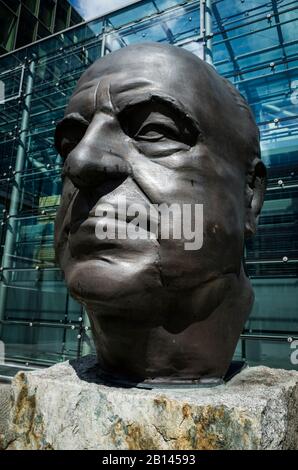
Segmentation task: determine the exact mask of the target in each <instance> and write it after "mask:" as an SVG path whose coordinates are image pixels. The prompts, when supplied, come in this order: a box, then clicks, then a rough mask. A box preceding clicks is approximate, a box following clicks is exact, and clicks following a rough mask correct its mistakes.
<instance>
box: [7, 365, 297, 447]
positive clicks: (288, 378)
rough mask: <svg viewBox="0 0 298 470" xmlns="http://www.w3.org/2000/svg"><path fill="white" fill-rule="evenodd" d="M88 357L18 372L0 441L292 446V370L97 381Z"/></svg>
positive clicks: (25, 444) (294, 379)
mask: <svg viewBox="0 0 298 470" xmlns="http://www.w3.org/2000/svg"><path fill="white" fill-rule="evenodd" d="M94 365H95V360H94V358H93V357H91V356H87V357H85V358H83V359H80V360H79V361H74V362H72V363H71V364H70V363H69V362H64V363H61V364H57V365H55V366H53V367H50V368H49V369H44V370H38V371H33V372H19V373H18V374H17V375H16V376H15V378H14V380H13V384H12V387H11V394H12V395H11V402H10V403H11V406H10V412H9V413H10V415H9V419H7V413H6V418H5V419H6V430H5V432H3V429H1V431H2V434H0V440H1V444H0V445H2V448H5V449H105V450H110V449H122V450H123V449H145V450H151V449H152V450H157V449H170V450H173V449H177V450H184V449H191V450H193V449H297V448H298V372H296V371H286V370H278V369H270V368H267V367H252V368H247V369H245V370H243V371H242V372H241V373H240V374H238V375H237V376H236V377H234V378H233V379H232V380H231V381H230V382H228V383H227V384H225V385H220V386H218V387H213V388H196V389H195V388H188V389H154V390H142V389H137V388H116V387H112V386H107V385H104V384H101V383H98V382H99V380H98V377H97V375H96V372H95V368H94ZM6 392H7V390H6ZM0 394H1V388H0ZM6 402H7V401H6ZM2 427H3V426H2Z"/></svg>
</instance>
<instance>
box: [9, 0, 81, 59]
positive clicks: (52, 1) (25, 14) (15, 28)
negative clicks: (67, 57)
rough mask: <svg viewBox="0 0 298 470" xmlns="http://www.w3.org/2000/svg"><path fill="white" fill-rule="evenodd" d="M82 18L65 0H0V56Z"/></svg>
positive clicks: (75, 22) (76, 22) (73, 23)
mask: <svg viewBox="0 0 298 470" xmlns="http://www.w3.org/2000/svg"><path fill="white" fill-rule="evenodd" d="M82 21H83V18H82V17H81V16H80V15H79V13H78V12H77V11H76V10H75V9H74V8H73V7H72V6H71V5H70V3H69V2H68V0H42V1H41V0H0V56H1V55H2V54H5V53H6V52H10V51H13V50H15V49H18V48H19V47H22V46H26V45H27V44H30V43H32V42H34V41H37V40H39V39H42V38H45V37H47V36H50V35H51V34H53V33H56V32H58V31H61V30H62V29H65V28H68V27H70V26H73V25H75V24H78V23H81V22H82Z"/></svg>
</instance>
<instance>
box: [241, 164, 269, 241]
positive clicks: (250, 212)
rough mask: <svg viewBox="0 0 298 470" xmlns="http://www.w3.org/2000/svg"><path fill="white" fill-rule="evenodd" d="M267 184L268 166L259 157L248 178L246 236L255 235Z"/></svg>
mask: <svg viewBox="0 0 298 470" xmlns="http://www.w3.org/2000/svg"><path fill="white" fill-rule="evenodd" d="M266 186H267V171H266V167H265V165H264V163H263V162H262V161H261V160H260V158H258V157H257V158H255V159H254V160H253V161H252V163H251V166H250V169H249V171H248V174H247V179H246V218H245V236H246V237H249V236H251V235H254V233H255V232H256V229H257V224H258V218H259V214H260V212H261V209H262V205H263V202H264V196H265V191H266Z"/></svg>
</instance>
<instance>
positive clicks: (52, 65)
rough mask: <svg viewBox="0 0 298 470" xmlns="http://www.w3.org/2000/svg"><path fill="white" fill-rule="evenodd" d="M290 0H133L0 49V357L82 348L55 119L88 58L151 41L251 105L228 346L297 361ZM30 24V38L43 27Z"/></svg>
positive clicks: (86, 347)
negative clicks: (255, 157)
mask: <svg viewBox="0 0 298 470" xmlns="http://www.w3.org/2000/svg"><path fill="white" fill-rule="evenodd" d="M4 3H5V2H3V1H0V5H1V4H4ZM16 3H19V2H9V4H10V5H12V4H16ZM24 3H28V4H33V3H34V2H24ZM39 3H40V4H46V3H49V2H39ZM55 3H57V5H58V3H59V2H55ZM297 10H298V5H297V3H296V2H294V1H291V0H283V1H281V2H278V1H276V0H272V1H271V2H267V1H265V0H263V1H260V0H252V1H250V2H244V1H243V0H232V1H231V0H213V1H212V2H211V1H206V2H202V1H201V2H200V1H197V0H196V1H193V0H190V1H183V0H155V1H153V0H142V1H139V2H136V3H135V4H134V5H131V6H129V7H127V8H124V9H122V10H118V11H114V12H112V13H110V14H107V15H106V16H104V17H101V18H98V19H95V20H93V21H91V22H87V23H84V24H83V25H79V26H75V27H72V28H70V29H68V30H64V31H63V32H60V33H56V34H54V35H52V36H51V37H49V38H45V39H41V40H39V41H37V42H35V43H34V44H32V45H30V46H29V47H26V46H25V47H23V48H20V49H18V50H16V51H13V52H11V53H7V54H4V55H3V56H2V57H1V58H0V124H1V127H0V210H1V213H0V217H1V221H0V224H1V226H0V235H1V260H2V261H1V286H0V289H1V290H0V294H1V297H0V322H1V324H0V328H1V334H0V339H1V340H2V341H3V343H4V347H5V358H6V361H7V363H8V364H22V366H23V365H24V364H26V363H29V365H38V364H39V365H47V364H50V363H53V362H57V361H60V360H65V359H67V358H72V357H76V356H78V355H80V354H82V353H86V352H88V351H90V349H92V344H91V341H90V330H89V328H88V323H87V320H86V316H85V313H84V311H82V309H81V307H80V306H79V305H78V304H77V303H76V302H75V301H73V300H72V299H71V298H70V297H69V295H68V293H67V290H66V288H65V285H64V283H63V279H62V277H61V273H60V271H59V269H58V268H57V266H56V264H55V259H54V250H53V227H54V217H55V212H56V208H57V205H58V204H59V198H60V196H59V194H60V192H61V181H60V171H61V160H60V157H59V156H58V155H57V152H56V151H55V149H54V146H53V134H54V128H55V123H56V122H57V121H58V120H59V119H61V117H62V115H63V110H64V108H65V104H66V102H67V101H68V99H69V97H70V95H71V93H72V91H73V87H74V85H75V83H76V81H77V79H78V77H79V76H80V75H81V74H82V72H83V71H84V70H85V69H86V68H87V67H88V66H89V65H90V64H91V63H92V62H93V61H94V60H95V59H97V58H98V57H100V56H102V55H104V54H108V53H109V52H111V51H113V50H115V49H118V48H120V47H124V46H126V45H128V44H131V43H136V42H143V41H160V42H167V43H171V44H175V45H177V46H179V47H185V48H188V49H189V50H191V51H193V52H194V53H195V54H198V55H199V56H200V57H202V58H204V59H205V60H207V61H208V62H210V63H213V65H214V67H215V68H216V69H217V71H218V72H219V73H220V74H222V75H224V76H225V77H227V78H228V79H229V80H230V81H231V82H232V83H234V84H235V85H236V86H237V88H238V89H239V91H240V92H241V93H242V94H243V95H244V96H245V97H246V99H247V100H248V102H249V103H250V105H251V107H252V110H253V112H254V115H255V117H256V120H257V122H258V125H259V128H260V132H261V144H262V158H263V159H264V162H265V164H266V165H267V167H268V172H269V186H268V191H267V195H266V202H265V206H264V209H263V212H262V216H261V218H260V224H259V231H258V235H257V236H256V237H255V238H254V239H253V240H252V241H250V242H248V243H247V247H246V254H245V256H246V269H247V271H248V273H249V275H250V277H251V279H252V283H253V286H254V290H255V293H256V301H255V306H254V310H253V312H252V314H251V315H250V318H249V320H248V322H247V324H246V327H245V330H244V332H243V335H242V337H241V339H240V341H239V346H238V348H237V353H236V356H237V357H238V358H239V357H245V358H247V360H248V362H249V363H251V364H256V363H265V364H268V365H271V366H276V367H279V366H281V367H286V368H295V367H297V364H295V361H296V358H297V356H298V354H295V350H296V344H297V351H298V342H297V343H295V340H296V339H298V318H297V304H298V302H297V263H298V240H297V229H298V221H297V213H298V184H297V183H298V175H297V172H298V136H297V134H298V126H297V114H298V113H297V110H298V109H297V107H298V72H297V61H298V54H297V43H298V37H297V30H298V24H297V23H298V20H297ZM65 26H69V23H67V24H65ZM36 28H37V33H36V35H35V36H32V39H39V38H40V37H42V36H41V33H38V31H39V29H40V30H41V31H42V28H41V27H40V24H39V23H38V24H37V26H36ZM59 29H60V28H59ZM52 31H55V30H53V29H52V30H51V32H52ZM1 34H3V32H1ZM16 37H17V36H16ZM1 39H2V44H4V47H5V48H6V49H7V50H8V49H9V48H10V47H14V46H17V47H18V46H21V45H22V44H20V43H18V42H14V43H13V42H9V41H10V37H9V32H8V31H7V32H6V33H5V34H4V36H3V38H1ZM5 41H6V42H5ZM28 42H30V41H28ZM5 44H6V45H5ZM9 44H10V45H9ZM11 44H14V46H11ZM2 52H3V50H2ZM0 359H1V358H0ZM296 362H297V361H296ZM2 369H3V374H4V373H8V372H7V370H8V367H2ZM0 374H1V371H0Z"/></svg>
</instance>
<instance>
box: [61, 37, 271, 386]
mask: <svg viewBox="0 0 298 470" xmlns="http://www.w3.org/2000/svg"><path fill="white" fill-rule="evenodd" d="M56 146H57V149H58V151H59V152H60V154H61V155H62V157H63V158H64V159H65V163H64V170H63V176H64V184H63V194H62V200H61V206H60V209H59V212H58V215H57V219H56V235H55V237H56V253H57V258H58V261H59V264H60V266H61V268H62V270H63V271H64V273H65V279H66V283H67V285H68V288H69V290H70V292H71V294H72V295H73V296H74V297H75V298H76V299H77V300H78V301H79V302H81V303H83V304H84V305H85V306H86V308H87V311H88V314H89V318H90V322H91V326H92V331H93V336H94V340H95V345H96V349H97V355H98V361H99V364H100V367H101V369H102V370H103V371H105V372H106V373H107V374H110V375H113V376H115V377H117V376H120V377H127V379H133V380H136V381H137V382H140V381H142V380H146V379H147V380H150V379H153V380H157V381H162V382H167V381H171V380H174V381H178V382H179V381H182V382H183V381H185V380H199V379H206V378H211V379H218V378H222V377H223V376H224V375H225V373H226V371H227V369H228V367H229V364H230V362H231V358H232V356H233V353H234V350H235V347H236V344H237V341H238V338H239V335H240V333H241V330H242V328H243V325H244V322H245V320H246V319H247V316H248V314H249V312H250V309H251V306H252V303H253V292H252V288H251V284H250V282H249V280H248V279H247V277H246V275H245V273H244V269H243V261H242V259H243V249H244V240H245V237H246V236H249V235H251V234H253V233H254V232H255V229H256V224H257V218H258V215H259V213H260V210H261V207H262V203H263V197H264V190H265V186H266V170H265V167H264V165H263V163H262V162H261V160H260V148H259V133H258V129H257V127H256V124H255V122H254V119H253V116H252V114H251V111H250V110H249V107H248V105H247V103H246V102H245V100H244V99H243V98H242V97H241V95H240V94H239V93H238V92H237V90H236V89H234V87H233V86H232V85H231V84H230V83H228V82H227V81H226V80H225V79H223V78H222V77H220V76H219V75H218V74H217V73H216V71H215V70H214V69H213V68H212V67H211V66H210V65H208V64H206V63H205V62H203V61H201V60H200V59H199V58H197V57H196V56H195V55H193V54H192V53H190V52H188V51H186V50H183V49H181V48H178V47H175V46H169V45H161V44H157V43H146V44H139V45H134V46H129V47H126V48H124V49H121V50H119V51H116V52H114V53H112V54H109V55H107V56H105V57H103V58H101V59H99V60H98V61H96V62H95V63H94V64H93V65H92V66H91V67H90V68H89V69H88V70H87V71H86V72H85V73H84V74H83V75H82V77H81V78H80V80H79V82H78V84H77V87H76V89H75V91H74V93H73V95H72V97H71V99H70V102H69V104H68V107H67V109H66V112H65V118H64V119H63V121H62V122H61V123H59V125H58V126H57V130H56ZM122 196H125V197H126V199H127V200H128V201H129V202H137V203H142V204H144V205H147V206H148V207H150V205H152V204H161V203H166V204H169V205H170V204H172V203H179V204H182V203H185V204H192V205H193V204H203V207H204V241H203V246H202V248H201V249H199V250H192V251H187V250H185V247H184V242H185V240H183V238H182V239H178V240H175V239H169V240H163V239H157V240H154V239H146V240H129V239H126V240H107V239H106V240H98V239H97V237H96V236H95V224H96V223H98V217H96V214H95V208H96V207H98V206H101V205H102V207H104V204H105V203H107V202H108V203H110V204H112V205H113V204H115V205H116V203H117V199H118V198H119V197H122ZM121 223H123V224H125V223H127V221H125V220H124V221H122V222H121Z"/></svg>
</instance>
